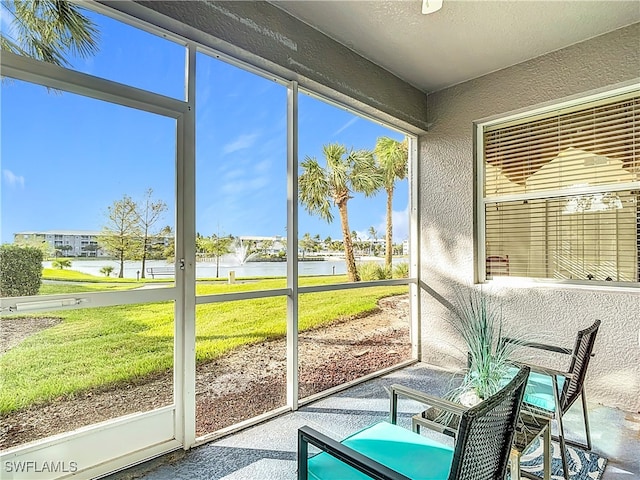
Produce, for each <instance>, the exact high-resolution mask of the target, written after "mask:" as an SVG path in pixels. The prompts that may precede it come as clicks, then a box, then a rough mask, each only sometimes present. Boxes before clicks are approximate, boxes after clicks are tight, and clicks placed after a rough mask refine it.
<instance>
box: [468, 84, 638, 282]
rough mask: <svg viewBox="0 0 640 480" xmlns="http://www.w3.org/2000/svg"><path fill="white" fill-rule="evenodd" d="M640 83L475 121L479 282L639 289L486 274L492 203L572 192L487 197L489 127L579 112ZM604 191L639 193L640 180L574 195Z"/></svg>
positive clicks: (573, 192) (575, 191)
mask: <svg viewBox="0 0 640 480" xmlns="http://www.w3.org/2000/svg"><path fill="white" fill-rule="evenodd" d="M639 90H640V82H638V81H633V82H629V83H627V84H624V85H621V86H619V87H616V88H612V89H608V90H605V91H600V92H596V93H593V94H590V95H582V96H576V97H572V98H570V99H567V100H564V101H558V102H551V103H548V104H545V105H543V106H540V107H538V108H533V109H529V110H525V111H520V112H517V113H513V114H510V115H506V116H498V117H494V118H490V119H486V120H480V121H477V122H474V129H475V138H474V144H475V171H476V174H475V179H474V183H475V185H474V187H475V192H476V199H475V202H474V203H475V224H476V233H475V238H476V249H475V250H476V264H475V268H476V280H477V282H478V283H486V282H496V283H506V284H511V285H523V286H526V285H528V284H533V285H535V284H551V285H553V284H557V285H563V286H570V285H576V286H588V287H596V288H607V289H617V288H621V289H624V290H626V289H627V288H629V287H632V288H637V287H638V286H640V283H639V282H613V284H612V282H605V281H598V280H593V281H583V280H561V279H551V278H531V277H515V276H494V277H493V278H491V279H488V278H487V275H486V256H487V254H486V218H485V211H486V205H487V204H488V203H495V202H496V201H499V202H509V201H518V200H531V199H544V198H557V197H564V196H567V195H568V194H569V193H568V192H567V191H566V190H555V191H545V192H539V193H535V194H516V195H501V196H499V197H491V196H486V197H485V195H484V176H485V168H484V130H485V128H487V127H490V126H494V125H498V124H505V123H509V122H513V121H518V120H525V119H528V118H533V117H536V116H541V115H545V114H549V113H551V112H554V113H562V110H564V109H575V108H576V107H578V106H579V105H581V104H586V103H591V102H594V101H598V100H603V99H607V98H612V97H616V96H619V95H624V94H627V93H630V92H634V91H639ZM604 189H606V190H607V191H612V192H613V191H624V190H638V189H640V181H637V182H630V183H620V184H614V185H610V186H607V185H597V186H586V187H582V188H579V189H572V190H571V193H570V195H580V194H591V193H600V192H602V191H603V190H604Z"/></svg>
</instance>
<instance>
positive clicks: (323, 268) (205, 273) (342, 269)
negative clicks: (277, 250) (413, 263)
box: [43, 256, 408, 279]
mask: <svg viewBox="0 0 640 480" xmlns="http://www.w3.org/2000/svg"><path fill="white" fill-rule="evenodd" d="M367 261H376V262H379V263H380V264H382V263H384V259H383V258H377V257H376V258H375V259H367ZM407 261H408V260H407V259H406V258H402V259H394V264H395V263H401V262H407ZM107 265H110V266H112V267H113V272H112V273H111V276H112V277H113V276H116V275H117V274H118V270H119V269H120V265H119V262H117V261H116V260H103V259H100V258H98V259H91V260H88V259H72V260H71V270H77V271H79V272H83V273H88V274H90V275H96V276H98V277H101V276H103V274H102V273H100V269H101V268H102V267H105V266H107ZM43 266H44V267H45V268H51V262H43ZM146 267H147V268H151V267H165V268H166V267H173V263H167V262H166V261H164V260H147V262H146ZM141 270H142V262H140V261H132V260H131V261H126V262H125V263H124V276H125V278H138V276H139V275H140V274H141V273H142V272H141ZM230 271H234V272H235V276H236V278H239V277H284V276H286V275H287V263H286V262H245V263H240V262H238V260H237V258H235V257H233V256H229V257H227V256H225V257H223V258H222V259H221V260H220V273H219V276H220V278H227V277H228V276H229V272H230ZM298 273H299V274H300V275H344V274H346V273H347V267H346V265H345V261H344V260H343V259H338V260H325V261H313V262H309V261H306V262H298ZM145 276H146V277H148V278H151V275H148V274H147V275H145ZM215 276H216V262H215V261H213V262H197V263H196V278H215ZM156 278H167V279H170V278H171V277H169V276H162V277H156Z"/></svg>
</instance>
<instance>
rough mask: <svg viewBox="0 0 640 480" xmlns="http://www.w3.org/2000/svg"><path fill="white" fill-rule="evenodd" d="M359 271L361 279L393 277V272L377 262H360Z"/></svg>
mask: <svg viewBox="0 0 640 480" xmlns="http://www.w3.org/2000/svg"><path fill="white" fill-rule="evenodd" d="M358 273H359V274H360V279H361V280H365V281H367V280H385V279H387V278H391V272H390V271H389V270H387V269H386V268H385V267H384V265H381V264H379V263H377V262H367V263H360V264H358Z"/></svg>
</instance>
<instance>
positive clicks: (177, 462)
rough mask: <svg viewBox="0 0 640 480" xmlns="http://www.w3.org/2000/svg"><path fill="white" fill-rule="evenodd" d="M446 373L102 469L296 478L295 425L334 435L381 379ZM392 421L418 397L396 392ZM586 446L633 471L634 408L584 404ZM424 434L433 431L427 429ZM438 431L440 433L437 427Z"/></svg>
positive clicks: (573, 427)
mask: <svg viewBox="0 0 640 480" xmlns="http://www.w3.org/2000/svg"><path fill="white" fill-rule="evenodd" d="M450 379H451V374H450V373H448V372H444V371H441V370H437V369H434V368H432V367H430V366H428V365H426V364H422V363H417V364H414V365H412V366H410V367H406V368H403V369H401V370H398V371H395V372H393V373H390V374H388V375H385V376H383V377H380V378H376V379H373V380H369V381H367V382H364V383H362V384H359V385H357V386H354V387H351V388H349V389H347V390H344V391H342V392H340V393H337V394H334V395H332V396H330V397H327V398H324V399H322V400H318V401H316V402H313V403H311V404H308V405H305V406H304V407H301V408H300V409H299V410H298V411H296V412H291V413H286V414H283V415H281V416H279V417H276V418H274V419H272V420H269V421H266V422H264V423H261V424H259V425H256V426H254V427H250V428H248V429H245V430H243V431H241V432H239V433H235V434H232V435H229V436H227V437H224V438H222V439H220V440H217V441H215V442H212V443H208V444H206V445H202V446H200V447H197V448H194V449H192V450H190V451H187V452H184V451H177V452H174V453H171V454H168V455H165V456H163V457H159V458H157V459H154V460H151V461H149V462H146V463H143V464H140V465H137V466H135V467H132V468H130V469H128V470H124V471H122V472H118V473H116V474H113V475H111V476H109V477H107V478H108V479H109V480H130V479H145V480H179V479H184V480H195V479H208V480H213V479H225V480H240V479H243V480H271V479H273V480H280V479H282V480H285V479H295V478H296V449H297V445H296V442H297V429H298V428H299V427H301V426H303V425H310V426H311V427H313V428H315V429H317V430H319V431H320V432H322V433H325V434H327V435H329V436H332V437H333V438H336V439H341V438H344V437H346V436H347V435H349V434H351V433H353V432H355V431H358V430H360V429H362V428H364V427H366V426H367V425H370V424H372V423H375V422H378V421H381V420H384V419H386V418H387V417H388V409H389V397H388V387H389V386H390V385H391V384H393V383H400V384H403V385H408V386H411V387H414V388H417V389H419V390H422V391H425V392H429V393H431V394H434V395H442V394H443V393H444V392H445V391H446V390H447V386H448V382H449V381H450ZM399 409H400V412H401V414H400V415H399V417H400V420H399V423H402V424H404V425H409V421H410V416H411V414H412V413H415V412H417V411H419V404H416V403H414V402H411V401H408V400H404V401H401V402H400V406H399ZM566 418H567V422H566V423H567V437H568V438H578V439H581V438H582V433H581V432H582V427H581V412H580V410H579V409H578V410H576V411H570V412H569V413H568V415H567V417H566ZM589 418H590V421H591V433H592V440H593V446H594V448H593V450H594V451H595V452H597V453H599V454H600V455H602V456H604V457H606V458H608V463H607V467H606V469H605V472H604V475H603V477H602V479H603V480H623V479H624V480H632V479H640V415H639V414H634V413H628V412H623V411H621V410H616V409H612V408H608V407H604V406H601V405H596V404H591V405H590V407H589ZM428 435H438V434H435V433H428ZM438 438H439V439H441V440H442V439H444V441H447V437H443V436H441V435H439V436H438Z"/></svg>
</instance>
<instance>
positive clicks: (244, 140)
mask: <svg viewBox="0 0 640 480" xmlns="http://www.w3.org/2000/svg"><path fill="white" fill-rule="evenodd" d="M257 139H258V134H257V133H251V134H244V135H240V136H238V138H236V139H235V140H233V141H232V142H229V143H227V144H226V145H225V146H224V147H222V153H224V154H227V153H233V152H237V151H238V150H243V149H245V148H249V147H251V146H253V144H254V143H256V140H257Z"/></svg>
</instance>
